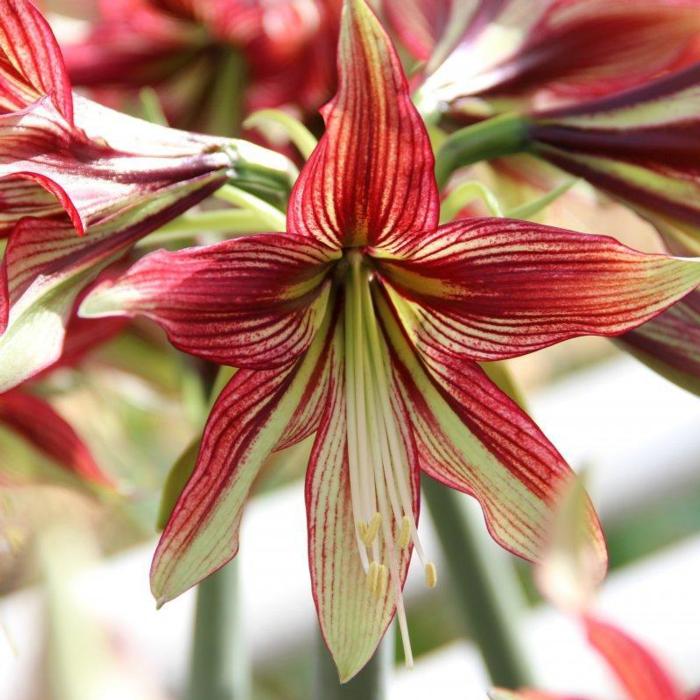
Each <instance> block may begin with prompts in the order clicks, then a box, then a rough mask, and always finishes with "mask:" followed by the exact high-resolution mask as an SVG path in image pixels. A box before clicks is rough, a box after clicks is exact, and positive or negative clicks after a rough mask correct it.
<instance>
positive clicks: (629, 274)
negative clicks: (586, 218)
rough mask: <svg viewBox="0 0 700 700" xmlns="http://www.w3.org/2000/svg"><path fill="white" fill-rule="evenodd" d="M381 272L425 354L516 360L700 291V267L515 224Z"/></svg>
mask: <svg viewBox="0 0 700 700" xmlns="http://www.w3.org/2000/svg"><path fill="white" fill-rule="evenodd" d="M380 270H381V271H382V274H384V276H385V278H386V279H387V280H388V281H389V282H390V283H391V285H392V286H393V287H395V288H396V289H397V290H398V292H399V293H400V295H402V296H403V297H404V299H401V298H399V297H398V296H396V299H395V301H396V303H397V304H398V306H399V312H400V313H401V316H402V320H403V322H404V324H405V325H406V327H407V329H408V331H409V333H410V335H411V337H412V339H413V341H414V342H415V343H417V345H418V347H419V348H420V349H421V351H422V352H425V353H426V354H429V355H431V356H434V357H440V356H443V355H445V354H455V355H459V356H463V357H466V358H471V359H473V360H478V361H486V360H496V359H504V358H507V357H515V356H517V355H522V354H525V353H528V352H533V351H534V350H538V349H540V348H543V347H546V346H548V345H552V344H553V343H557V342H560V341H562V340H566V339H567V338H572V337H575V336H579V335H603V336H613V335H618V334H620V333H623V332H625V331H628V330H631V329H632V328H635V327H636V326H638V325H640V324H641V323H643V322H645V321H647V320H649V319H651V318H653V317H654V316H656V315H657V314H659V313H660V312H662V311H663V310H664V309H665V308H667V307H668V306H670V305H671V304H672V303H674V302H675V301H678V300H679V299H681V298H682V297H683V296H685V295H686V294H688V293H689V292H690V291H691V290H693V289H694V288H695V287H696V286H697V284H698V283H699V282H700V263H698V262H696V261H691V260H681V259H677V258H670V257H667V256H663V255H647V254H643V253H639V252H637V251H634V250H632V249H630V248H627V247H625V246H623V245H622V244H620V243H618V242H617V241H615V240H614V239H612V238H607V237H603V236H593V235H587V234H580V233H575V232H572V231H566V230H563V229H556V228H552V227H548V226H541V225H538V224H533V223H529V222H524V221H515V220H507V219H468V220H463V221H457V222H454V223H453V224H448V225H447V226H442V227H441V228H440V229H439V230H438V232H437V233H436V234H434V235H433V236H431V237H426V238H424V239H423V241H422V243H421V245H420V247H419V246H416V247H415V249H414V250H413V251H411V252H410V253H409V254H407V255H406V256H405V257H404V258H403V259H395V260H384V261H381V263H380Z"/></svg>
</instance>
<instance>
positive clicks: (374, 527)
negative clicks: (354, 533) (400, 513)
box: [359, 513, 382, 547]
mask: <svg viewBox="0 0 700 700" xmlns="http://www.w3.org/2000/svg"><path fill="white" fill-rule="evenodd" d="M381 524H382V516H381V515H380V514H379V513H375V514H374V515H373V516H372V518H371V519H370V521H369V522H368V523H360V527H359V532H360V539H361V540H362V541H363V542H364V543H365V544H366V545H367V546H368V547H369V546H370V545H371V544H372V542H374V538H375V537H376V536H377V533H378V532H379V527H380V525H381Z"/></svg>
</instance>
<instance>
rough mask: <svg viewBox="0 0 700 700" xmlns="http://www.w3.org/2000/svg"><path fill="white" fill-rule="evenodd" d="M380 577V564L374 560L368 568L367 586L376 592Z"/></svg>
mask: <svg viewBox="0 0 700 700" xmlns="http://www.w3.org/2000/svg"><path fill="white" fill-rule="evenodd" d="M378 579H379V564H378V563H377V562H376V561H373V562H372V563H371V564H370V565H369V569H367V587H368V588H369V590H370V591H371V592H372V593H374V592H375V591H376V590H377V581H378Z"/></svg>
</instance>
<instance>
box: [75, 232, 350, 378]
mask: <svg viewBox="0 0 700 700" xmlns="http://www.w3.org/2000/svg"><path fill="white" fill-rule="evenodd" d="M337 257H338V254H335V253H329V251H328V250H327V249H323V248H322V247H320V246H318V245H317V244H316V243H315V242H314V241H308V240H304V239H301V238H299V237H293V236H288V235H284V234H261V235H256V236H248V237H246V238H239V239H233V240H228V241H224V242H222V243H218V244H215V245H211V246H205V247H202V248H189V249H185V250H179V251H176V252H168V251H165V250H161V251H157V252H156V253H153V254H151V255H148V256H146V257H145V258H143V259H142V260H140V261H139V262H138V263H137V264H136V265H134V266H133V267H132V268H131V269H130V270H129V271H128V272H127V273H126V274H125V275H123V276H122V277H120V278H118V279H117V280H115V281H114V282H111V281H108V282H106V283H104V284H102V285H100V286H98V287H97V288H96V289H94V290H93V291H92V292H91V293H90V294H89V295H88V297H87V298H86V299H85V301H84V302H83V304H82V306H81V310H80V313H81V315H82V316H84V317H96V316H108V315H115V314H117V315H118V314H123V315H128V316H135V315H137V314H142V315H144V316H147V317H148V318H150V319H152V320H154V321H155V322H156V323H158V324H159V325H160V326H162V327H163V328H164V329H165V331H166V333H167V334H168V338H169V339H170V341H171V342H172V343H173V345H175V346H176V347H178V348H180V349H181V350H184V351H185V352H188V353H191V354H193V355H197V356H199V357H203V358H205V359H207V360H211V361H213V362H218V363H220V364H228V365H232V366H235V367H247V368H249V369H252V368H257V369H270V368H272V367H275V366H279V365H284V364H288V363H289V362H290V360H292V359H294V358H295V357H298V356H299V355H300V354H301V353H303V352H304V351H305V350H306V349H307V348H308V347H309V345H310V344H311V342H312V340H313V338H314V336H315V334H316V331H317V330H318V327H319V325H320V324H321V321H322V320H323V318H324V316H325V314H326V307H327V304H328V296H329V293H330V288H331V280H330V279H329V271H330V268H331V265H332V263H333V260H334V259H336V258H337Z"/></svg>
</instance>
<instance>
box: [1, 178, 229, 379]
mask: <svg viewBox="0 0 700 700" xmlns="http://www.w3.org/2000/svg"><path fill="white" fill-rule="evenodd" d="M220 186H221V178H220V177H219V176H217V175H212V176H206V177H203V178H200V179H199V180H195V181H194V182H186V183H184V184H183V185H180V186H177V187H174V188H171V189H170V190H169V191H166V192H164V193H161V194H160V196H159V197H157V198H153V199H152V200H151V201H149V202H148V203H146V204H143V205H142V206H140V207H136V208H134V209H132V210H130V211H127V212H125V213H122V214H120V215H119V216H116V217H113V218H111V219H109V220H107V221H106V222H104V223H103V224H100V225H98V226H95V227H94V228H92V229H91V230H90V231H88V233H87V235H85V236H83V237H78V236H76V235H75V230H74V229H73V226H72V225H71V224H70V223H69V222H68V221H67V220H66V219H65V218H64V217H62V216H59V217H52V218H49V219H45V220H40V219H24V220H23V221H22V222H21V223H20V224H18V225H17V226H16V227H15V230H14V231H13V233H12V235H11V237H10V240H9V242H8V244H7V248H6V250H5V257H4V259H3V265H2V268H1V269H0V329H2V330H4V333H3V334H2V335H0V391H7V390H8V389H10V388H12V387H14V386H17V384H20V383H21V382H23V381H24V380H26V379H28V378H29V377H31V376H33V375H34V374H36V373H37V372H39V371H41V370H42V369H44V368H46V367H47V366H49V365H51V364H52V363H54V362H55V361H56V360H58V358H59V357H60V355H61V351H62V347H63V339H64V336H65V327H66V324H67V322H68V319H69V317H70V313H71V310H72V309H73V306H74V303H75V300H76V298H77V296H78V294H79V293H80V291H81V290H82V289H83V288H84V287H85V286H86V285H88V284H89V283H90V282H91V281H92V280H93V279H94V278H95V277H96V276H97V275H98V274H99V273H100V271H101V270H102V269H104V268H105V267H106V266H107V265H109V264H110V263H111V262H113V261H115V260H117V259H118V258H120V257H121V256H122V255H123V254H124V253H125V252H126V251H127V250H128V249H129V248H130V247H131V246H132V245H133V244H134V243H135V242H136V241H137V240H139V239H140V238H142V237H143V236H145V235H147V234H148V233H150V232H151V231H153V230H154V229H156V228H158V227H160V226H162V225H163V224H164V223H166V222H167V221H169V220H170V219H172V218H174V217H175V216H177V215H178V214H180V213H182V212H183V211H185V210H186V209H188V208H189V207H191V206H193V205H194V204H196V203H197V202H199V201H201V200H202V199H204V198H205V197H206V196H207V195H209V194H210V193H211V192H213V191H214V190H216V189H217V188H218V187H220ZM3 313H4V314H5V316H4V318H3V317H2V316H1V314H3ZM5 319H7V321H6V322H7V325H6V327H4V328H2V326H4V323H3V321H4V320H5Z"/></svg>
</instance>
